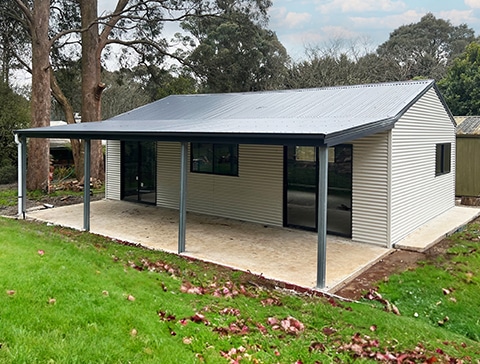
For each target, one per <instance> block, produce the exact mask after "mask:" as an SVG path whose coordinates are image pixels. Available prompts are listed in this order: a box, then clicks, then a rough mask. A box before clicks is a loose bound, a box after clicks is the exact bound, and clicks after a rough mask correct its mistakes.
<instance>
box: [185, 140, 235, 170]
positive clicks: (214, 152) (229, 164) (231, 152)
mask: <svg viewBox="0 0 480 364" xmlns="http://www.w3.org/2000/svg"><path fill="white" fill-rule="evenodd" d="M190 170H191V171H192V172H196V173H212V174H220V175H227V176H238V144H213V143H192V144H191V165H190Z"/></svg>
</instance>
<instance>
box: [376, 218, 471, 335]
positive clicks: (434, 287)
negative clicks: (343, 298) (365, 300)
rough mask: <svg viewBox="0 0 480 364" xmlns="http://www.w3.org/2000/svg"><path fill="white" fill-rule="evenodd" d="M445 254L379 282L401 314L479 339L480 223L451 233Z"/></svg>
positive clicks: (381, 289)
mask: <svg viewBox="0 0 480 364" xmlns="http://www.w3.org/2000/svg"><path fill="white" fill-rule="evenodd" d="M451 240H452V241H453V242H454V244H453V245H452V247H450V248H449V249H448V250H447V252H446V254H445V255H442V256H441V257H439V258H438V259H436V260H434V261H428V262H424V263H423V264H422V266H421V267H420V268H418V269H415V270H412V271H408V272H405V273H403V274H400V275H395V276H392V277H390V279H389V281H388V282H387V283H383V284H381V285H380V289H379V291H380V292H381V294H382V295H383V297H384V298H387V299H389V300H390V301H391V302H392V303H394V304H395V305H396V306H397V307H398V308H399V310H400V311H401V313H402V314H404V315H406V316H410V317H415V318H416V319H417V320H418V321H422V322H425V323H428V324H429V325H432V326H434V327H440V328H442V329H445V330H448V331H450V332H455V333H457V334H460V335H462V336H465V337H466V338H469V339H471V340H475V341H480V318H479V316H478V305H479V302H480V296H479V292H480V287H479V286H480V276H479V273H480V250H479V248H480V247H479V242H480V224H478V223H474V224H470V225H468V226H467V228H466V229H465V230H463V231H462V232H460V233H457V234H455V235H453V236H452V237H451Z"/></svg>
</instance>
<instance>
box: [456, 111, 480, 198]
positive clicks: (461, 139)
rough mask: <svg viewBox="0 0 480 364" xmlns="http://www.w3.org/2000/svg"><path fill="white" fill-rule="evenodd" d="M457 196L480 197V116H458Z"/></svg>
mask: <svg viewBox="0 0 480 364" xmlns="http://www.w3.org/2000/svg"><path fill="white" fill-rule="evenodd" d="M455 120H456V122H457V129H456V134H457V138H456V140H457V154H456V155H457V158H456V164H457V171H456V183H455V194H456V195H457V196H461V197H480V116H456V117H455Z"/></svg>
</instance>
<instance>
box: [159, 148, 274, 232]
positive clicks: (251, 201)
mask: <svg viewBox="0 0 480 364" xmlns="http://www.w3.org/2000/svg"><path fill="white" fill-rule="evenodd" d="M157 158H158V161H157V177H158V178H157V183H158V185H157V205H159V206H165V207H170V208H178V203H179V195H178V186H179V176H180V167H179V164H180V144H179V143H168V142H165V143H164V142H162V143H158V146H157ZM238 160H239V161H238V177H234V176H220V175H213V174H203V173H190V172H189V173H188V190H187V209H188V210H189V211H194V212H201V213H204V214H211V215H216V216H223V217H229V218H233V219H239V220H244V221H251V222H258V223H263V224H269V225H276V226H282V225H283V147H282V146H262V145H239V158H238Z"/></svg>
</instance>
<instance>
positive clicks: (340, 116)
mask: <svg viewBox="0 0 480 364" xmlns="http://www.w3.org/2000/svg"><path fill="white" fill-rule="evenodd" d="M432 87H434V89H435V90H436V92H437V94H439V92H438V90H437V88H436V86H435V82H434V81H433V80H422V81H410V82H394V83H382V84H369V85H358V86H342V87H327V88H317V89H300V90H283V91H266V92H249V93H230V94H196V95H175V96H168V97H166V98H164V99H161V100H158V101H155V102H153V103H151V104H148V105H145V106H142V107H139V108H137V109H134V110H132V111H129V112H126V113H124V114H121V115H118V116H116V117H114V118H112V119H109V120H106V121H102V122H90V123H79V124H71V125H66V126H61V127H46V128H32V129H24V130H19V131H17V134H18V135H19V136H24V137H56V138H79V139H122V140H127V139H130V140H167V141H190V142H195V141H204V142H207V141H208V142H224V143H230V142H236V143H259V144H289V143H295V144H299V145H334V144H339V143H343V142H347V141H351V140H354V139H357V138H360V137H363V136H367V135H371V134H375V133H378V132H381V131H385V130H389V129H391V128H393V126H394V124H395V122H396V121H397V120H398V119H399V118H400V117H401V116H402V115H403V113H404V112H405V111H406V110H408V108H409V107H410V106H411V105H413V104H414V103H415V102H416V101H417V100H418V99H419V98H420V97H421V96H423V95H424V94H425V93H426V92H427V91H428V90H429V89H430V88H432ZM440 98H441V97H440ZM441 99H442V101H443V98H441ZM445 107H446V106H445ZM447 110H448V108H447Z"/></svg>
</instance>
